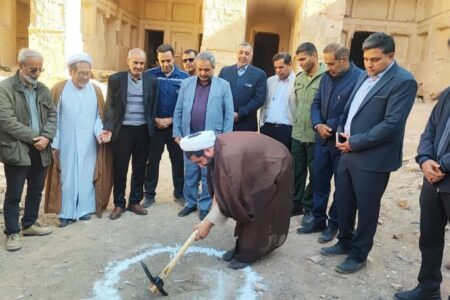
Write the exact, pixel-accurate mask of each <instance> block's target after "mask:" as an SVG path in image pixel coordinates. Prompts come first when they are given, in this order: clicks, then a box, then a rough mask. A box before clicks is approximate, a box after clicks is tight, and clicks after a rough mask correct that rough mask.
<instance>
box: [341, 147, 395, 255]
mask: <svg viewBox="0 0 450 300" xmlns="http://www.w3.org/2000/svg"><path fill="white" fill-rule="evenodd" d="M350 156H351V154H344V155H342V157H341V159H340V161H339V165H338V171H337V175H336V184H337V186H336V208H337V214H338V222H339V235H338V239H339V242H340V243H342V244H343V245H344V247H346V248H348V249H350V253H349V256H350V257H351V258H353V259H354V260H356V261H357V262H363V261H365V260H366V259H367V256H368V255H369V252H370V250H371V249H372V246H373V237H374V236H375V232H376V230H377V225H378V215H379V213H380V203H381V198H382V197H383V194H384V191H385V189H386V186H387V184H388V181H389V176H390V173H388V172H386V173H385V172H380V173H378V172H368V171H364V170H361V169H360V168H359V167H358V166H355V165H354V164H353V161H352V159H351V157H350ZM356 213H358V225H357V227H356V230H354V224H355V218H356Z"/></svg>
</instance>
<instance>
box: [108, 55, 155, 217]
mask: <svg viewBox="0 0 450 300" xmlns="http://www.w3.org/2000/svg"><path fill="white" fill-rule="evenodd" d="M145 62H146V54H145V52H144V50H141V49H138V48H135V49H131V50H130V51H129V52H128V60H127V63H128V66H129V70H128V71H125V72H118V73H115V74H113V75H111V76H110V77H109V79H108V91H107V94H106V103H105V122H104V125H103V129H104V130H105V131H107V132H108V133H109V134H110V136H111V134H112V138H111V141H112V143H111V147H112V152H113V157H114V192H113V194H114V206H115V208H114V210H113V211H112V212H111V215H110V216H109V217H110V219H112V220H115V219H118V218H120V217H121V216H122V213H123V212H124V211H125V206H126V200H125V186H126V181H127V173H128V165H129V163H130V157H132V164H131V168H132V170H131V188H130V198H129V199H128V210H130V211H132V212H134V213H135V214H138V215H146V214H147V210H146V209H144V208H143V207H142V206H141V205H140V204H139V203H140V202H141V200H142V198H143V197H144V191H143V185H144V178H145V164H146V162H147V157H148V151H149V146H150V136H151V135H153V133H154V131H155V127H154V123H153V118H152V116H153V106H154V102H155V95H156V89H157V81H156V78H154V77H153V76H151V75H150V74H145V75H144V67H145Z"/></svg>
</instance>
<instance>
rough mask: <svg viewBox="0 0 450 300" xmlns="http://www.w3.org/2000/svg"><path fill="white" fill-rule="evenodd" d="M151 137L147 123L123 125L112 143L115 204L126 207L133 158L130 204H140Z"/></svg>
mask: <svg viewBox="0 0 450 300" xmlns="http://www.w3.org/2000/svg"><path fill="white" fill-rule="evenodd" d="M149 145H150V137H149V134H148V129H147V125H141V126H128V125H122V127H121V128H120V132H119V135H118V136H117V139H116V140H115V141H114V142H113V143H112V152H113V158H114V192H113V194H114V205H115V206H116V207H122V208H125V206H126V200H125V187H126V183H127V174H128V165H129V163H130V158H131V186H130V197H129V201H128V205H133V204H139V203H140V202H141V200H142V198H143V196H144V190H143V185H144V178H145V163H146V161H147V155H148V149H149Z"/></svg>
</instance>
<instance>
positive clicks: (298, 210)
mask: <svg viewBox="0 0 450 300" xmlns="http://www.w3.org/2000/svg"><path fill="white" fill-rule="evenodd" d="M299 215H303V205H301V204H294V205H293V206H292V211H291V217H293V216H299Z"/></svg>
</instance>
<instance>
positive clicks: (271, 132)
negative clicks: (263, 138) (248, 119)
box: [259, 123, 292, 151]
mask: <svg viewBox="0 0 450 300" xmlns="http://www.w3.org/2000/svg"><path fill="white" fill-rule="evenodd" d="M259 131H260V132H261V133H262V134H265V135H267V136H270V137H271V138H273V139H275V140H277V141H279V142H280V143H282V144H283V145H285V146H286V147H287V148H288V150H289V151H291V143H292V126H291V125H285V124H273V123H264V125H263V126H262V127H261V128H260V129H259Z"/></svg>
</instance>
